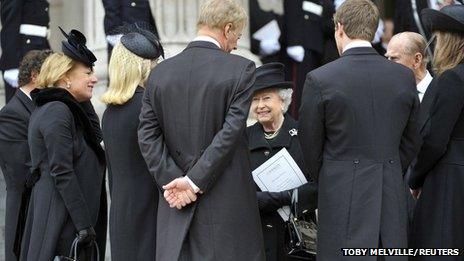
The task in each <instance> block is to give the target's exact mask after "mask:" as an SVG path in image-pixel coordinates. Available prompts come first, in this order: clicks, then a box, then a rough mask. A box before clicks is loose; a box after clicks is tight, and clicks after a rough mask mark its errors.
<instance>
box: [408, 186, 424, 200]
mask: <svg viewBox="0 0 464 261" xmlns="http://www.w3.org/2000/svg"><path fill="white" fill-rule="evenodd" d="M409 190H410V191H411V195H412V197H413V198H414V199H415V200H418V199H419V197H420V195H421V192H422V188H418V189H409Z"/></svg>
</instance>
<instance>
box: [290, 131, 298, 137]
mask: <svg viewBox="0 0 464 261" xmlns="http://www.w3.org/2000/svg"><path fill="white" fill-rule="evenodd" d="M288 133H289V134H290V136H296V135H298V130H297V129H291V130H289V131H288Z"/></svg>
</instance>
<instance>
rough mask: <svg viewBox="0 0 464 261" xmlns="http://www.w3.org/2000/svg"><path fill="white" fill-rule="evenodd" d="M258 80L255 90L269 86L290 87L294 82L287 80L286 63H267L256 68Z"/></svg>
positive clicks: (254, 86)
mask: <svg viewBox="0 0 464 261" xmlns="http://www.w3.org/2000/svg"><path fill="white" fill-rule="evenodd" d="M255 75H256V80H255V84H254V85H253V91H260V90H264V89H268V88H278V89H289V88H292V87H293V83H292V82H289V81H285V73H284V65H283V64H281V63H277V62H274V63H266V64H263V65H261V66H260V67H258V68H256V74H255Z"/></svg>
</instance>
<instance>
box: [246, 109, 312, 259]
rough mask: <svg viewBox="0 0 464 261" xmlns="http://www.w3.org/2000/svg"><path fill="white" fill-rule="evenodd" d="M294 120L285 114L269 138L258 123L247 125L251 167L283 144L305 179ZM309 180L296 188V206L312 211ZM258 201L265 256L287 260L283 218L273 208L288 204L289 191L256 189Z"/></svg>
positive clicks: (289, 198)
mask: <svg viewBox="0 0 464 261" xmlns="http://www.w3.org/2000/svg"><path fill="white" fill-rule="evenodd" d="M297 133H298V123H297V122H296V121H295V120H294V119H292V117H291V116H290V115H288V114H286V115H285V119H284V123H283V124H282V127H281V129H280V132H279V134H278V135H277V137H275V138H274V139H272V140H266V139H265V138H264V131H263V127H262V125H261V124H260V123H255V124H254V125H252V126H250V127H248V128H247V136H248V148H249V149H250V160H251V169H252V170H254V169H256V168H257V167H259V166H260V165H261V164H263V163H264V162H265V161H266V160H268V159H270V158H271V157H272V156H274V155H275V154H276V153H277V152H279V151H280V150H281V149H282V148H286V149H287V151H288V153H289V154H290V155H291V156H292V158H293V159H294V160H295V162H296V163H297V164H298V166H299V167H300V169H301V170H302V171H303V173H304V174H305V176H306V178H308V179H309V173H308V171H307V168H306V167H305V164H304V162H303V153H302V152H301V146H300V141H299V140H298V136H297ZM309 182H310V183H307V184H305V185H303V186H302V187H300V188H298V199H299V208H301V209H300V211H301V212H305V213H306V212H308V211H309V212H314V210H315V209H316V204H317V186H316V184H314V183H312V182H311V181H310V180H309ZM257 197H258V205H259V211H260V216H261V225H262V229H263V238H264V246H265V250H266V260H267V261H271V260H288V258H286V257H285V254H286V253H285V251H284V243H285V242H284V235H285V227H284V224H285V222H284V221H283V220H282V218H281V217H280V215H279V214H278V213H277V209H279V208H281V207H283V206H288V205H290V204H291V191H284V192H262V191H261V190H259V189H258V192H257Z"/></svg>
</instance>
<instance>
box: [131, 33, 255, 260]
mask: <svg viewBox="0 0 464 261" xmlns="http://www.w3.org/2000/svg"><path fill="white" fill-rule="evenodd" d="M254 71H255V65H254V64H253V62H251V61H250V60H247V59H245V58H243V57H240V56H236V55H232V54H229V53H226V52H224V51H222V50H221V49H219V48H218V47H217V46H216V45H214V44H213V43H210V42H204V41H195V42H191V43H190V44H189V45H188V46H187V48H186V49H185V50H184V51H183V52H181V53H180V54H178V55H176V56H174V57H173V58H170V59H167V60H165V61H163V62H162V63H160V64H158V65H157V66H156V67H155V68H154V69H153V71H152V72H151V75H150V78H149V79H148V84H147V89H146V91H145V95H144V98H143V101H142V112H141V114H140V127H139V132H138V137H139V144H140V149H141V151H142V155H143V156H144V158H145V161H146V162H147V165H148V168H149V170H150V173H151V174H152V175H153V176H154V177H155V180H156V182H157V184H158V185H159V186H162V185H165V184H167V183H169V182H171V181H172V180H173V179H175V178H178V177H182V176H184V175H187V176H188V177H189V178H190V179H191V180H192V181H193V182H194V183H195V184H196V185H197V186H198V187H199V188H200V189H201V190H202V191H203V194H201V195H199V198H198V200H197V201H196V202H195V203H193V204H190V205H189V206H187V207H185V208H183V209H181V210H177V209H176V208H174V209H172V208H170V207H169V205H168V204H167V202H166V201H165V200H160V201H159V204H158V220H159V221H160V222H158V224H157V237H156V238H157V242H156V257H157V260H163V261H170V260H172V261H174V260H175V261H177V260H178V259H179V256H180V254H181V252H182V253H183V254H185V255H186V256H187V259H188V260H194V261H195V260H202V261H204V260H205V261H207V260H250V261H252V260H264V250H263V238H262V231H261V223H260V220H259V213H258V204H257V200H256V190H255V186H254V182H253V179H252V177H251V175H250V161H249V152H248V147H247V142H246V137H245V128H246V124H245V121H246V119H247V116H248V111H249V108H250V101H251V92H252V85H253V83H254V78H255V77H254Z"/></svg>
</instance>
